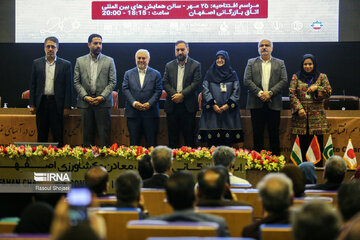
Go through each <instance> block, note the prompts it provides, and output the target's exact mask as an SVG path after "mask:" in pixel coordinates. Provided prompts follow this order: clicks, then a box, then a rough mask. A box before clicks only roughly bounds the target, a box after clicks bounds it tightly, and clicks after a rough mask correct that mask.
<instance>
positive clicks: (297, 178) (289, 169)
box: [280, 165, 306, 197]
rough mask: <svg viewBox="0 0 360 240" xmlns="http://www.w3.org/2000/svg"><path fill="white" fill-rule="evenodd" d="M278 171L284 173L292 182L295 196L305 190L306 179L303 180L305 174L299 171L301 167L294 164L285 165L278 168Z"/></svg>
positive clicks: (302, 193) (301, 194)
mask: <svg viewBox="0 0 360 240" xmlns="http://www.w3.org/2000/svg"><path fill="white" fill-rule="evenodd" d="M280 172H282V173H284V174H285V175H286V176H287V177H288V178H290V179H291V181H292V183H293V191H294V194H295V197H301V196H303V195H304V191H305V184H306V180H305V175H304V173H303V172H302V171H301V169H300V168H299V167H298V166H295V165H286V166H285V167H283V168H282V169H280Z"/></svg>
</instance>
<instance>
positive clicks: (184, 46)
mask: <svg viewBox="0 0 360 240" xmlns="http://www.w3.org/2000/svg"><path fill="white" fill-rule="evenodd" d="M188 53H189V44H188V43H187V42H185V41H182V40H180V41H177V42H176V43H175V56H176V59H175V60H172V61H170V62H168V63H167V64H166V66H165V73H164V77H163V85H164V90H165V91H166V93H167V96H166V102H165V106H164V110H165V112H166V118H167V126H168V136H169V147H170V148H178V147H180V146H179V133H180V132H182V134H183V136H184V144H185V145H186V146H191V147H194V145H195V116H196V112H197V111H198V109H199V105H198V96H197V94H198V90H199V86H200V84H201V65H200V63H199V62H197V61H195V60H194V59H192V58H190V57H189V56H188Z"/></svg>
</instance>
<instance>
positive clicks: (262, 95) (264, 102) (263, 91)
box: [244, 39, 288, 155]
mask: <svg viewBox="0 0 360 240" xmlns="http://www.w3.org/2000/svg"><path fill="white" fill-rule="evenodd" d="M258 48H259V49H258V50H259V54H260V56H259V57H256V58H251V59H249V60H248V63H247V66H246V69H245V74H244V85H245V86H246V87H247V88H248V99H247V108H248V109H250V111H251V122H252V128H253V138H254V149H255V150H256V151H258V152H260V151H261V150H262V149H264V127H265V123H267V126H268V132H269V142H270V151H272V152H273V154H276V155H279V154H280V140H279V126H280V110H281V109H282V98H281V90H282V89H283V88H285V87H286V86H287V85H288V80H287V73H286V68H285V64H284V61H283V60H281V59H278V58H274V57H272V56H271V52H272V50H273V44H272V42H271V41H270V40H268V39H264V40H262V41H260V42H259V44H258Z"/></svg>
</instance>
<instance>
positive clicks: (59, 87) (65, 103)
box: [30, 57, 73, 112]
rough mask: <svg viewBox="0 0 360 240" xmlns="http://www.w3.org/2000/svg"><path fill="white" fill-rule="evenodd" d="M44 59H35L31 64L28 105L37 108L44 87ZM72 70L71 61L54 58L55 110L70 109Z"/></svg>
mask: <svg viewBox="0 0 360 240" xmlns="http://www.w3.org/2000/svg"><path fill="white" fill-rule="evenodd" d="M45 64H46V59H45V57H41V58H38V59H35V60H34V61H33V65H32V71H31V82H30V106H32V107H35V108H38V107H39V106H40V103H41V98H42V96H43V95H44V88H45V78H46V74H45V70H46V67H45V66H46V65H45ZM71 73H72V70H71V63H70V62H69V61H67V60H65V59H62V58H59V57H57V58H56V63H55V75H54V95H55V101H56V106H57V111H59V112H60V111H61V112H62V111H63V110H64V108H66V109H70V107H71V99H72V85H73V83H72V74H71Z"/></svg>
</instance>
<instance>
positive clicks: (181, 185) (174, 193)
mask: <svg viewBox="0 0 360 240" xmlns="http://www.w3.org/2000/svg"><path fill="white" fill-rule="evenodd" d="M194 186H195V182H194V178H193V175H192V174H191V173H189V172H181V171H180V172H176V173H174V174H172V175H171V176H170V178H169V181H168V182H167V185H166V195H167V199H168V201H169V204H170V205H171V206H172V208H173V209H174V212H173V213H171V214H167V215H163V216H159V217H154V218H152V219H155V220H165V221H170V222H174V221H186V222H215V223H218V224H219V229H218V236H219V237H227V236H230V233H229V229H228V227H227V224H226V222H225V220H224V219H223V218H222V217H219V216H215V215H211V214H205V213H197V212H195V211H194V206H195V199H196V198H195V191H194Z"/></svg>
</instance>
